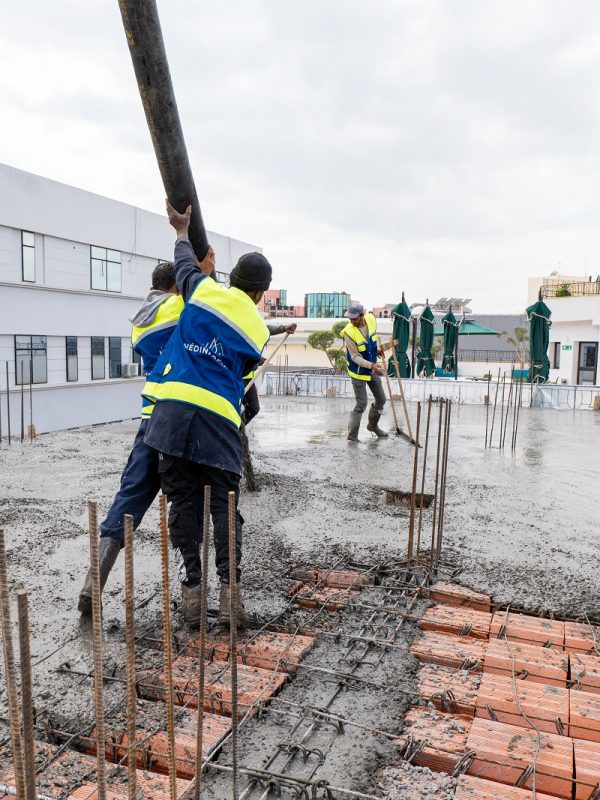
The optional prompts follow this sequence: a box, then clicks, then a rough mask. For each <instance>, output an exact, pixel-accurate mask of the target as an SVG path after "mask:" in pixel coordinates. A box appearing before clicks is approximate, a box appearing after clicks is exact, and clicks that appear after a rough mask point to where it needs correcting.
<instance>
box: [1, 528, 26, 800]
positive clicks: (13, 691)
mask: <svg viewBox="0 0 600 800" xmlns="http://www.w3.org/2000/svg"><path fill="white" fill-rule="evenodd" d="M0 606H1V608H0V621H1V625H2V645H3V647H2V652H3V653H4V674H5V676H6V695H7V698H8V714H9V718H10V737H11V742H12V752H13V761H14V765H15V784H16V787H17V796H18V797H21V798H24V797H25V773H24V771H23V742H22V738H21V722H20V719H19V717H20V712H19V695H18V691H17V669H16V666H15V651H14V647H13V639H12V627H11V621H10V600H9V596H8V561H7V558H6V542H5V539H4V531H3V530H1V529H0Z"/></svg>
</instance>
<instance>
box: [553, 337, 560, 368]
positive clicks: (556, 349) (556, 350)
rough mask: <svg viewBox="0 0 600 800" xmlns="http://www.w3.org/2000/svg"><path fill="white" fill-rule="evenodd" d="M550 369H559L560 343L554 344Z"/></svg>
mask: <svg viewBox="0 0 600 800" xmlns="http://www.w3.org/2000/svg"><path fill="white" fill-rule="evenodd" d="M552 369H560V342H554V359H553V364H552Z"/></svg>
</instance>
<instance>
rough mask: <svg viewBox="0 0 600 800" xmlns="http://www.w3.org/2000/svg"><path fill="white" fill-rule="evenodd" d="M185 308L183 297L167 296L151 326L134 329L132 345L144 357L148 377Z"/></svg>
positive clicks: (135, 326) (132, 330)
mask: <svg viewBox="0 0 600 800" xmlns="http://www.w3.org/2000/svg"><path fill="white" fill-rule="evenodd" d="M183 307H184V302H183V297H181V296H180V295H178V294H167V295H166V296H165V299H164V301H163V302H162V303H161V304H160V306H159V307H158V309H157V311H156V314H155V316H154V319H153V320H152V322H151V323H150V324H149V325H144V326H143V327H140V326H137V325H134V326H133V327H132V329H131V343H132V345H133V349H134V350H135V352H136V353H138V354H139V355H140V356H141V357H142V360H143V362H144V372H145V374H146V375H147V374H148V373H150V372H152V370H153V369H154V365H155V364H156V362H157V360H158V357H159V356H160V354H161V353H162V351H163V350H164V348H165V345H166V344H167V342H168V341H169V339H170V338H171V334H172V333H173V330H174V328H175V326H176V325H177V323H178V322H179V317H180V316H181V312H182V311H183Z"/></svg>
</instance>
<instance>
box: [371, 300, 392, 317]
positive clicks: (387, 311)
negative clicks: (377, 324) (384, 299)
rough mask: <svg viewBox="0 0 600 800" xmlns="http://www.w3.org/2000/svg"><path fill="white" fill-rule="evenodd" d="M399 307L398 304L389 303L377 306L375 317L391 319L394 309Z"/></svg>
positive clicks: (374, 312)
mask: <svg viewBox="0 0 600 800" xmlns="http://www.w3.org/2000/svg"><path fill="white" fill-rule="evenodd" d="M397 305H398V304H397V303H387V304H386V305H385V306H375V308H374V309H373V315H374V316H376V317H377V318H378V319H390V317H391V316H392V309H393V308H394V307H395V306H397Z"/></svg>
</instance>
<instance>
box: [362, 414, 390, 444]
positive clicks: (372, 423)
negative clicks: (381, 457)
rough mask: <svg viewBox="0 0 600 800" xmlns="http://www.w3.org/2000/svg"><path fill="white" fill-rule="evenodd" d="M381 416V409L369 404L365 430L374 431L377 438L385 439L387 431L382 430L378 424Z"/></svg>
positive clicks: (387, 434)
mask: <svg viewBox="0 0 600 800" xmlns="http://www.w3.org/2000/svg"><path fill="white" fill-rule="evenodd" d="M380 417H381V411H378V410H377V409H376V408H375V406H371V408H370V409H369V421H368V423H367V430H368V431H371V433H374V434H375V436H377V438H378V439H387V437H388V436H389V433H386V432H385V431H382V430H381V428H380V427H379V425H378V424H377V423H378V422H379V419H380Z"/></svg>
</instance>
